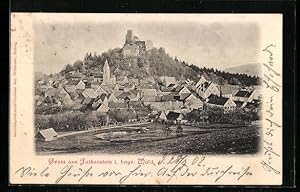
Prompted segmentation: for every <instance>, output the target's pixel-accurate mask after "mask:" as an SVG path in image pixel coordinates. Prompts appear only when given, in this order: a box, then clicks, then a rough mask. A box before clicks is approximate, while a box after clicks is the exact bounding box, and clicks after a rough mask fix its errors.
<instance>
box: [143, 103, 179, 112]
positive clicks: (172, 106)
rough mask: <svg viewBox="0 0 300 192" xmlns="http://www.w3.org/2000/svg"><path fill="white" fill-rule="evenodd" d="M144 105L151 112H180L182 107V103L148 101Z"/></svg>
mask: <svg viewBox="0 0 300 192" xmlns="http://www.w3.org/2000/svg"><path fill="white" fill-rule="evenodd" d="M144 104H145V105H146V106H147V105H148V106H149V107H150V108H151V109H152V110H153V111H165V110H172V111H174V110H180V109H181V108H182V107H183V102H182V101H162V102H157V101H150V102H144Z"/></svg>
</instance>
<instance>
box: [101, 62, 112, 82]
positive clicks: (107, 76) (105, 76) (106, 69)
mask: <svg viewBox="0 0 300 192" xmlns="http://www.w3.org/2000/svg"><path fill="white" fill-rule="evenodd" d="M102 84H103V85H109V84H110V68H109V65H108V62H107V59H106V60H105V63H104V66H103V83H102Z"/></svg>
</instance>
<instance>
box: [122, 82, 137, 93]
mask: <svg viewBox="0 0 300 192" xmlns="http://www.w3.org/2000/svg"><path fill="white" fill-rule="evenodd" d="M134 89H135V85H134V84H133V83H126V84H125V85H124V87H123V90H124V92H128V91H131V90H134Z"/></svg>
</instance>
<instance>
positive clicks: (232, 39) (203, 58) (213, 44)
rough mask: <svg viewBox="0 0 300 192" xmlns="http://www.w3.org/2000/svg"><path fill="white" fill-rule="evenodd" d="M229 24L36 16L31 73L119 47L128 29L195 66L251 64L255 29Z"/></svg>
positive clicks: (196, 19) (204, 19)
mask: <svg viewBox="0 0 300 192" xmlns="http://www.w3.org/2000/svg"><path fill="white" fill-rule="evenodd" d="M141 15H142V16H141ZM210 18H211V19H210ZM229 21H230V22H229ZM229 21H228V19H226V17H222V16H214V17H211V16H203V15H201V14H199V15H197V16H195V15H187V16H185V15H179V16H178V15H175V16H174V15H166V14H165V15H154V14H151V15H146V14H144V15H143V14H139V15H134V14H130V15H107V14H104V15H101V14H97V15H95V14H93V15H83V14H77V15H71V14H67V15H66V14H42V15H39V14H37V15H36V16H35V17H34V19H33V29H34V30H33V31H34V69H35V71H36V72H44V73H46V74H49V73H57V72H59V71H60V70H62V69H63V68H64V66H65V65H67V64H73V63H74V62H75V61H76V60H78V59H81V60H83V58H84V56H85V54H86V53H87V52H91V53H94V52H96V53H97V54H101V53H102V52H104V51H107V50H108V49H114V48H117V47H118V48H122V46H123V45H124V42H125V35H126V32H127V30H128V29H131V30H133V33H134V35H136V36H138V37H139V39H140V40H151V41H153V45H154V47H157V48H159V47H163V48H165V50H166V52H167V53H168V54H169V55H170V56H172V57H174V56H177V58H178V59H180V60H184V61H186V62H188V63H189V64H194V65H197V66H199V67H213V68H217V69H220V70H223V69H226V68H230V67H235V66H240V65H244V64H251V63H257V62H258V61H257V60H258V54H259V51H260V49H259V40H260V39H259V36H260V35H259V26H258V25H257V24H256V23H255V22H245V21H243V19H242V18H241V19H236V20H229Z"/></svg>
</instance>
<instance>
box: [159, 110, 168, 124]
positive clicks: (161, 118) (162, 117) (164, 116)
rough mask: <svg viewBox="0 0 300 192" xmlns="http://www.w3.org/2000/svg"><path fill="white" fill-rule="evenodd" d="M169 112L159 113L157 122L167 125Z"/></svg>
mask: <svg viewBox="0 0 300 192" xmlns="http://www.w3.org/2000/svg"><path fill="white" fill-rule="evenodd" d="M168 113H169V111H160V112H159V113H158V116H157V120H158V121H159V122H161V123H165V122H167V120H168V119H167V115H168Z"/></svg>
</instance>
